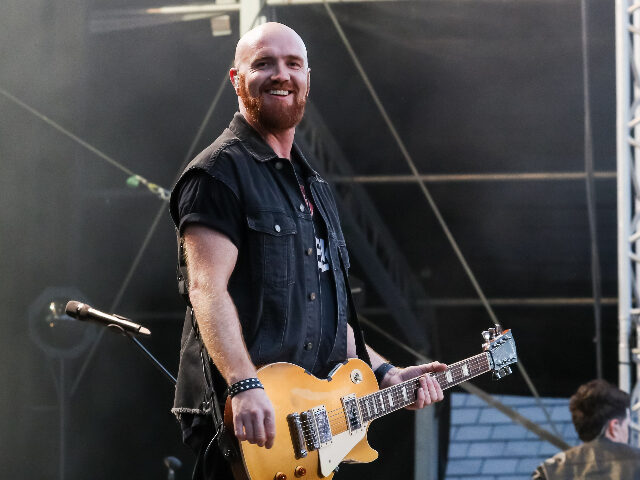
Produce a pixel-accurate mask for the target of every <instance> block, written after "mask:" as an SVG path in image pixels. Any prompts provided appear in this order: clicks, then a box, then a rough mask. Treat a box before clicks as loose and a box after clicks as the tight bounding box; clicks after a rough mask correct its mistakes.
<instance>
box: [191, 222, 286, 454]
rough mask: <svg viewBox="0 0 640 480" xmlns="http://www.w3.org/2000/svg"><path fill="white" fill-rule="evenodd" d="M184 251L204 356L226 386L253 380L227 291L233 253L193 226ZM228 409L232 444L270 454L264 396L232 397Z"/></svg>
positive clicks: (222, 240) (225, 241)
mask: <svg viewBox="0 0 640 480" xmlns="http://www.w3.org/2000/svg"><path fill="white" fill-rule="evenodd" d="M184 245H185V252H186V257H187V269H188V272H189V299H190V300H191V305H192V306H193V310H194V312H195V317H196V320H197V322H198V328H199V330H200V334H201V335H202V340H203V341H204V344H205V347H206V348H207V352H208V353H209V356H210V357H211V359H212V360H213V362H214V363H215V364H216V367H217V368H218V370H219V371H220V373H221V374H222V376H223V377H224V378H225V380H226V381H227V383H228V384H229V385H231V384H233V383H235V382H238V381H240V380H243V379H245V378H250V377H255V376H256V368H255V365H253V362H252V361H251V358H250V357H249V353H248V351H247V347H246V345H245V343H244V339H243V337H242V329H241V327H240V321H239V319H238V312H237V310H236V307H235V305H234V303H233V300H232V299H231V296H230V295H229V292H228V290H227V286H228V283H229V278H230V277H231V273H232V272H233V269H234V268H235V265H236V261H237V258H238V249H237V248H236V246H235V245H234V244H233V242H231V240H229V238H228V237H226V236H225V235H223V234H222V233H219V232H217V231H215V230H212V229H210V228H207V227H204V226H201V225H196V224H194V225H188V226H187V227H186V229H185V232H184ZM232 407H233V419H234V430H235V434H236V436H237V437H238V439H239V440H247V441H249V442H250V443H256V444H258V445H260V446H266V447H267V448H271V446H272V445H273V439H274V437H275V423H274V418H275V413H274V410H273V405H272V404H271V401H270V400H269V398H268V397H267V395H266V393H265V392H264V390H262V389H253V390H247V391H246V392H242V393H239V394H237V395H236V396H234V397H233V399H232Z"/></svg>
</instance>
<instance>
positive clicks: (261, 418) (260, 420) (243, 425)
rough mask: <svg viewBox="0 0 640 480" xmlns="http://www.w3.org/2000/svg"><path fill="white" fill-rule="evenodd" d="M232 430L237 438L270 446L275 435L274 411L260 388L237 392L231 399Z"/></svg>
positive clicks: (262, 445) (261, 445)
mask: <svg viewBox="0 0 640 480" xmlns="http://www.w3.org/2000/svg"><path fill="white" fill-rule="evenodd" d="M231 407H232V411H233V430H234V433H235V435H236V437H237V438H238V440H240V441H242V440H246V441H247V442H249V443H255V444H257V445H258V446H260V447H267V448H271V447H272V446H273V441H274V439H275V437H276V422H275V411H274V409H273V405H272V404H271V400H269V397H268V396H267V394H266V393H265V391H264V390H263V389H261V388H254V389H252V390H247V391H245V392H242V393H238V394H237V395H236V396H235V397H233V398H232V399H231Z"/></svg>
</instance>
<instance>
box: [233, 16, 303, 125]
mask: <svg viewBox="0 0 640 480" xmlns="http://www.w3.org/2000/svg"><path fill="white" fill-rule="evenodd" d="M309 72H310V70H309V65H308V61H307V49H306V47H305V45H304V42H303V41H302V39H301V38H300V36H299V35H298V34H297V33H296V32H294V31H293V30H292V29H291V28H289V27H287V26H286V25H282V24H280V23H265V24H263V25H260V26H259V27H256V28H254V29H253V30H251V31H249V32H247V33H246V34H245V35H244V36H243V37H242V38H241V39H240V41H239V42H238V46H237V47H236V57H235V62H234V68H232V69H231V70H230V71H229V78H230V79H231V83H232V84H233V86H234V88H235V90H236V94H237V95H238V97H239V106H240V112H241V113H242V114H243V115H244V116H245V118H246V119H247V120H248V121H249V123H251V124H252V125H254V126H256V127H258V128H259V129H262V130H266V131H269V132H279V131H285V130H289V129H291V128H294V127H295V126H296V125H297V124H298V123H299V122H300V120H302V115H303V114H304V107H305V104H306V101H307V96H308V95H309V84H310V75H309Z"/></svg>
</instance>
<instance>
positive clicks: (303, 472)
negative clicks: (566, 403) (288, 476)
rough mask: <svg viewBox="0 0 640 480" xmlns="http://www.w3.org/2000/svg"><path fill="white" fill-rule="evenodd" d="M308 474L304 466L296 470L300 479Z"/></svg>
mask: <svg viewBox="0 0 640 480" xmlns="http://www.w3.org/2000/svg"><path fill="white" fill-rule="evenodd" d="M306 474H307V469H306V468H304V467H303V466H302V465H299V466H297V467H296V470H295V475H296V477H298V478H300V477H304V476H305V475H306Z"/></svg>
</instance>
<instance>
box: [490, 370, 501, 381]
mask: <svg viewBox="0 0 640 480" xmlns="http://www.w3.org/2000/svg"><path fill="white" fill-rule="evenodd" d="M492 378H493V380H500V379H501V378H502V375H501V374H500V371H499V370H495V371H494V372H493V375H492Z"/></svg>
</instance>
